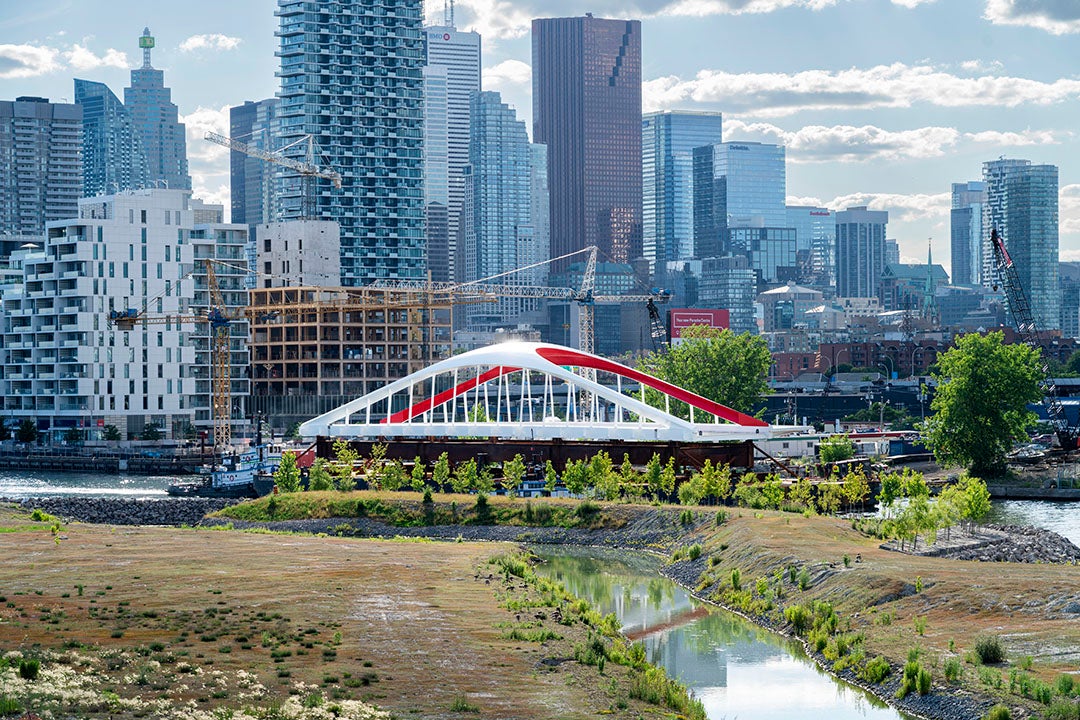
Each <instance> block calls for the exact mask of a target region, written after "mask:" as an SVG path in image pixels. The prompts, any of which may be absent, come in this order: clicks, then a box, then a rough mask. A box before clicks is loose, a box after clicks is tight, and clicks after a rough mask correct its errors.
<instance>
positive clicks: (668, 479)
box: [660, 457, 675, 497]
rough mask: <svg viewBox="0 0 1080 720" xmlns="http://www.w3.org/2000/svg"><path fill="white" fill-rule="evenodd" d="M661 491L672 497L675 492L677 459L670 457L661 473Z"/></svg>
mask: <svg viewBox="0 0 1080 720" xmlns="http://www.w3.org/2000/svg"><path fill="white" fill-rule="evenodd" d="M660 490H661V491H662V492H663V493H664V495H667V496H668V497H671V494H672V493H673V492H675V458H674V457H669V458H668V461H667V464H665V465H664V469H663V470H662V471H661V472H660Z"/></svg>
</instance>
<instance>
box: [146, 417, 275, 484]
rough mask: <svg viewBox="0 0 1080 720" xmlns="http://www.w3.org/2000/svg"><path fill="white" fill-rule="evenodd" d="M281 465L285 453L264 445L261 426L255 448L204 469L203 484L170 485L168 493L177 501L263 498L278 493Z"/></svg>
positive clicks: (227, 456)
mask: <svg viewBox="0 0 1080 720" xmlns="http://www.w3.org/2000/svg"><path fill="white" fill-rule="evenodd" d="M279 464H281V452H280V451H278V450H277V449H276V448H274V447H272V446H270V445H267V444H265V443H263V441H262V426H261V425H259V426H258V429H257V430H256V433H255V444H254V445H253V446H251V447H250V448H248V449H247V450H244V451H243V452H241V453H232V454H229V455H222V457H221V458H219V460H218V462H216V463H215V464H214V465H213V466H203V468H202V469H201V472H200V475H201V478H200V479H199V480H197V481H194V482H181V483H176V484H174V485H169V487H168V488H167V489H166V492H167V493H168V494H169V495H172V496H174V497H212V498H255V497H262V496H263V495H268V494H269V493H270V492H271V491H272V490H273V489H274V477H273V475H274V472H275V471H276V470H277V468H278V465H279Z"/></svg>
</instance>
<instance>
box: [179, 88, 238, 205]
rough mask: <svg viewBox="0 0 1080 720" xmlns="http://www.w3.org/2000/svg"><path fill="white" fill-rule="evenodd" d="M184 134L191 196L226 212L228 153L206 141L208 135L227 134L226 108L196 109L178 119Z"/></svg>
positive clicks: (223, 148)
mask: <svg viewBox="0 0 1080 720" xmlns="http://www.w3.org/2000/svg"><path fill="white" fill-rule="evenodd" d="M180 122H182V123H184V125H185V127H186V130H187V133H186V135H187V151H188V163H189V165H190V168H189V169H190V172H191V186H192V190H193V192H194V196H195V197H197V198H201V199H203V200H205V201H207V202H213V203H221V204H224V205H225V208H226V210H228V208H229V150H228V148H225V147H223V146H221V145H218V144H216V143H212V142H210V141H209V140H205V139H204V136H205V135H206V133H207V132H208V131H213V132H216V133H220V134H221V135H228V134H229V106H228V105H223V106H222V107H220V108H207V107H201V106H200V107H198V108H196V109H195V111H194V112H192V113H190V114H188V115H183V116H181V117H180Z"/></svg>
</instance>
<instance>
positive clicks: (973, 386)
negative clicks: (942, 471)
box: [922, 332, 1042, 476]
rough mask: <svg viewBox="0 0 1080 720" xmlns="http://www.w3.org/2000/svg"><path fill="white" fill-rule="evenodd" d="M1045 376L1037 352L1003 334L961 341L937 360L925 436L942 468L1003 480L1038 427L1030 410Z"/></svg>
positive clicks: (972, 336) (970, 335)
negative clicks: (1016, 448)
mask: <svg viewBox="0 0 1080 720" xmlns="http://www.w3.org/2000/svg"><path fill="white" fill-rule="evenodd" d="M1041 375H1042V365H1041V361H1040V353H1039V351H1038V350H1037V349H1034V348H1031V347H1029V346H1027V345H1024V344H1022V343H1021V344H1017V345H1005V344H1004V336H1003V334H1002V333H1000V332H995V333H989V334H988V335H985V336H983V335H979V334H977V333H970V334H968V335H964V336H963V337H961V338H959V339H958V340H957V341H956V345H955V346H954V347H952V348H951V349H950V350H949V351H948V352H946V353H945V354H944V355H941V356H939V358H938V370H937V371H935V372H934V374H933V376H934V379H935V380H936V381H937V384H938V387H937V392H936V394H935V395H934V399H933V401H931V403H930V409H931V410H932V411H933V413H934V414H933V416H931V417H930V418H928V419H927V421H926V426H925V427H924V428H923V431H922V432H923V438H924V440H925V441H926V442H927V443H928V444H929V445H930V446H931V447H932V448H933V450H934V455H935V457H936V458H937V460H938V462H941V463H943V464H958V465H963V466H965V467H967V468H968V469H969V470H971V471H972V472H973V473H974V474H976V475H991V476H993V475H999V474H1001V473H1002V472H1003V471H1004V470H1005V455H1006V453H1008V452H1009V450H1010V449H1012V445H1013V443H1014V442H1016V441H1019V440H1025V439H1026V438H1027V428H1028V427H1030V426H1031V425H1033V424H1034V423H1035V414H1034V413H1032V412H1031V411H1029V410H1028V409H1027V405H1028V403H1033V402H1037V401H1038V400H1039V399H1040V398H1041V397H1042V390H1041V389H1040V387H1039V380H1040V378H1041Z"/></svg>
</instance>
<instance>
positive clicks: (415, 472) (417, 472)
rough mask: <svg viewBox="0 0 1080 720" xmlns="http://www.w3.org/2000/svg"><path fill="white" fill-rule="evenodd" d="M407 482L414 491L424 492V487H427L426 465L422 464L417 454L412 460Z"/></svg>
mask: <svg viewBox="0 0 1080 720" xmlns="http://www.w3.org/2000/svg"><path fill="white" fill-rule="evenodd" d="M409 484H410V485H411V486H412V489H413V490H415V491H416V492H424V488H425V487H427V467H425V466H424V461H423V460H421V459H420V456H419V455H417V456H416V458H415V459H414V460H413V466H412V472H410V473H409Z"/></svg>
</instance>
